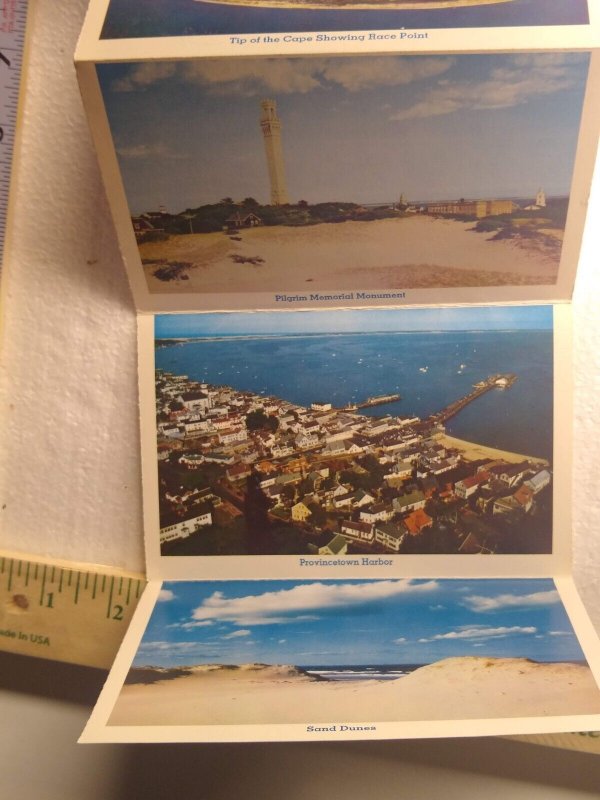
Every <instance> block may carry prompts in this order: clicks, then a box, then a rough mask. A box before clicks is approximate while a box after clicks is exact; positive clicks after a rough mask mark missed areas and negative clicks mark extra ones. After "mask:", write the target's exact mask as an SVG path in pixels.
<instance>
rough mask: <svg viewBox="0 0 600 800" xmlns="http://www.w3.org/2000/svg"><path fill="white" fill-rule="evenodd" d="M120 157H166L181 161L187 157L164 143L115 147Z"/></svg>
mask: <svg viewBox="0 0 600 800" xmlns="http://www.w3.org/2000/svg"><path fill="white" fill-rule="evenodd" d="M117 153H118V154H119V155H120V156H121V158H136V159H141V158H166V159H171V160H176V161H183V160H185V159H187V158H188V156H187V155H185V154H184V153H178V152H176V151H174V150H169V148H168V147H165V145H164V144H136V145H132V146H130V147H117Z"/></svg>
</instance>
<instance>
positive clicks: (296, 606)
mask: <svg viewBox="0 0 600 800" xmlns="http://www.w3.org/2000/svg"><path fill="white" fill-rule="evenodd" d="M438 586H439V584H438V583H437V581H434V580H431V581H426V582H423V583H417V582H415V581H413V580H411V579H406V578H405V579H401V580H387V581H374V582H372V583H359V584H351V583H342V584H333V585H327V584H324V583H308V584H299V585H297V586H294V587H293V588H292V589H282V590H280V591H277V592H265V593H263V594H257V595H247V596H246V597H232V598H227V597H225V595H224V594H223V592H215V593H214V594H213V595H211V596H210V597H208V598H207V599H206V600H205V601H204V602H203V603H202V605H201V606H199V607H198V608H196V609H195V611H194V612H193V614H192V618H193V620H195V621H196V622H206V621H210V620H221V621H226V622H233V623H235V624H237V625H270V624H275V623H286V622H298V621H303V620H307V619H316V618H317V617H315V616H314V613H313V614H310V612H317V611H320V610H332V609H341V610H343V609H345V608H351V607H357V606H362V605H366V604H368V603H372V602H377V601H378V600H386V599H389V598H392V597H399V596H401V595H411V594H423V593H425V594H427V593H430V592H433V591H435V590H436V589H437V588H438Z"/></svg>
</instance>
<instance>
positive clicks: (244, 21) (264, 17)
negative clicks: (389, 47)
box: [99, 0, 593, 45]
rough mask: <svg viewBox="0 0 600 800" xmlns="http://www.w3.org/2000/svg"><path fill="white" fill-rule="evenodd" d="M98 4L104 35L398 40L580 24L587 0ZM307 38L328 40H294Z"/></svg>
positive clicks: (586, 17) (115, 0)
mask: <svg viewBox="0 0 600 800" xmlns="http://www.w3.org/2000/svg"><path fill="white" fill-rule="evenodd" d="M103 6H104V8H105V9H106V11H105V13H104V14H103V16H102V20H101V27H100V30H99V38H101V39H103V40H115V39H141V38H145V39H148V38H164V37H189V36H225V37H229V36H231V35H235V36H238V37H241V38H243V37H244V35H250V36H252V35H253V34H254V35H255V34H280V33H282V34H286V33H292V32H303V33H323V32H326V31H356V32H363V31H373V30H381V31H394V32H396V34H397V39H398V40H400V41H402V39H406V40H408V39H409V38H411V37H410V36H409V32H411V31H412V32H414V31H421V32H423V33H426V32H427V31H428V30H442V29H451V30H456V29H472V28H480V29H490V28H515V27H547V26H586V25H589V24H590V21H591V20H590V16H591V15H592V14H593V8H590V7H588V6H593V3H589V4H588V0H569V1H568V2H565V0H217V2H215V0H206V1H203V0H152V2H147V0H145V1H144V2H141V0H110V2H107V0H103ZM359 36H360V33H359ZM348 38H349V39H350V41H353V39H352V37H348ZM368 38H369V37H368V36H365V39H368ZM382 38H383V37H382ZM289 41H292V42H293V41H294V40H289ZM310 41H317V42H318V41H327V39H325V38H323V39H321V40H319V39H316V38H312V39H310V38H307V39H304V40H303V41H302V42H300V43H301V44H302V43H306V42H310ZM358 41H361V40H360V39H358ZM296 42H297V40H296ZM246 43H250V42H248V41H246V42H244V43H243V44H246ZM255 43H256V42H255ZM240 44H242V42H241V39H238V45H240ZM271 44H276V42H274V41H272V40H271Z"/></svg>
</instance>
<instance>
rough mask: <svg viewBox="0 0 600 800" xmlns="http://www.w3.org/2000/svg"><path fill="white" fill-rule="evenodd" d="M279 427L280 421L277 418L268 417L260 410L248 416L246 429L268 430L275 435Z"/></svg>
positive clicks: (251, 412)
mask: <svg viewBox="0 0 600 800" xmlns="http://www.w3.org/2000/svg"><path fill="white" fill-rule="evenodd" d="M278 427H279V420H278V419H277V417H273V416H268V415H267V414H265V412H264V411H261V410H260V409H259V410H257V411H250V413H249V414H247V415H246V428H247V429H248V430H249V431H260V430H268V431H272V432H273V433H274V432H275V431H276V430H277V428H278Z"/></svg>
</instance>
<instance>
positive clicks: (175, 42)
mask: <svg viewBox="0 0 600 800" xmlns="http://www.w3.org/2000/svg"><path fill="white" fill-rule="evenodd" d="M109 5H110V0H92V2H91V4H90V8H89V10H88V13H87V15H86V19H85V22H84V26H83V30H82V33H81V36H80V39H79V44H78V47H77V52H76V55H75V58H76V60H78V61H79V60H80V61H86V60H91V61H98V62H99V61H120V60H123V61H133V60H138V59H147V58H153V59H171V58H191V57H195V56H197V55H198V54H199V53H201V54H202V55H203V56H206V57H218V56H228V57H230V56H237V57H245V56H265V55H268V56H272V55H314V54H323V53H333V54H335V53H340V54H341V53H346V54H360V53H365V52H368V53H386V52H387V53H397V52H406V53H409V52H412V53H418V52H423V53H425V52H439V51H448V52H465V53H467V52H478V51H480V50H482V49H484V50H515V51H516V50H527V49H533V50H544V49H549V50H568V49H575V50H577V49H589V48H594V47H598V46H599V44H600V40H599V31H598V27H599V24H600V23H599V20H600V0H587V5H588V16H589V23H588V24H587V25H539V26H535V25H524V26H508V27H504V28H499V27H489V26H481V27H473V28H423V29H419V30H420V32H423V33H426V34H427V38H425V39H403V40H377V41H375V42H370V43H369V42H365V43H360V42H358V43H357V42H352V43H351V47H350V49H349V47H348V45H349V42H348V41H337V42H323V43H320V42H315V41H312V42H302V41H298V42H285V41H283V37H284V36H285V35H286V34H285V32H284V33H281V34H273V36H280V37H281V39H282V41H281V42H280V43H272V44H269V45H268V46H265V44H264V43H263V42H260V41H259V42H256V43H253V42H252V41H250V40H251V39H256V38H257V37H258V34H255V35H252V34H244V33H241V36H242V37H246V36H247V37H248V41H247V42H246V43H245V44H244V45H243V46H242V47H241V48H240V45H237V44H234V43H232V42H231V38H232V36H235V32H234V31H232V33H231V34H226V35H214V36H211V35H198V36H165V37H162V36H161V37H149V38H132V39H101V38H100V35H101V32H102V28H103V26H104V20H105V18H106V14H107V11H108V7H109ZM277 10H278V9H275V8H274V9H273V11H274V12H277ZM327 10H335V9H327ZM318 11H319V10H315V13H318ZM366 11H368V9H366ZM373 11H375V12H376V11H381V9H373ZM340 13H342V12H340ZM342 23H343V18H342ZM393 30H394V29H388V28H386V29H384V30H371V29H365V31H364V32H368V33H378V34H383V35H385V34H388V33H390V32H393ZM414 30H415V31H416V30H417V29H414ZM412 31H413V29H410V31H409V32H412ZM360 32H361V31H345V30H344V29H343V28H342V27H340V29H339V30H338V29H336V30H335V33H360ZM288 33H289V34H290V35H292V36H294V37H297V38H301V37H302V34H305V35H306V36H315V35H316V34H317V33H318V31H308V32H303V31H298V30H293V31H289V32H288ZM323 33H328V34H331V33H334V31H333V30H331V29H329V30H326V31H323ZM361 44H362V46H361Z"/></svg>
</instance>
